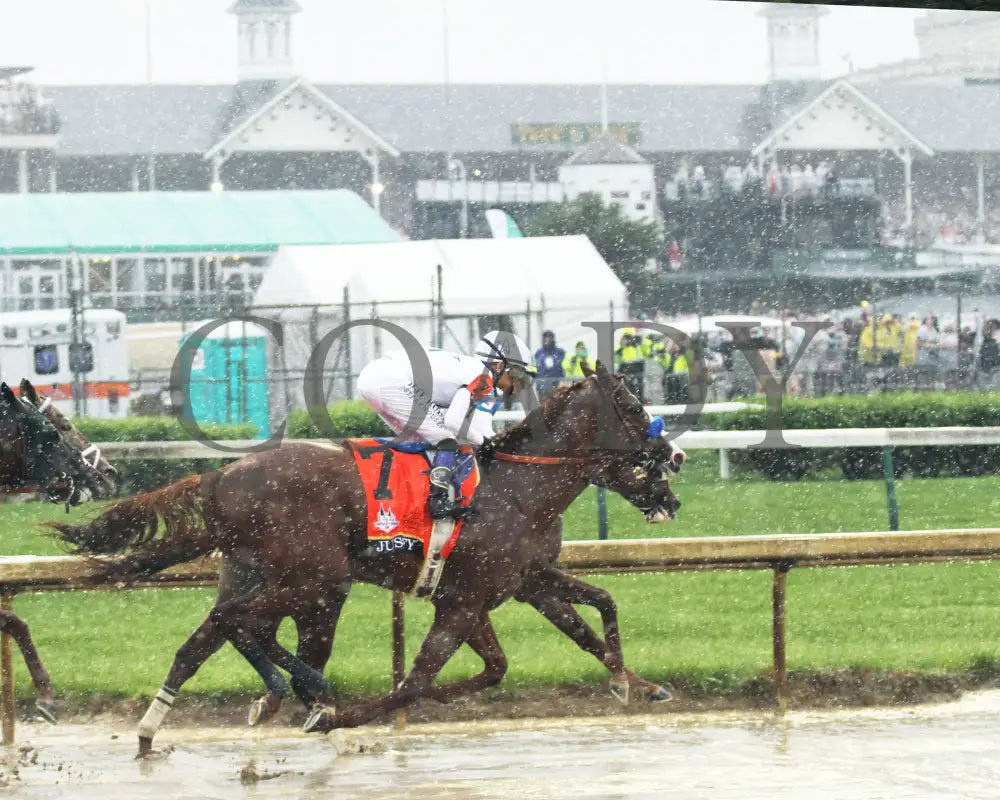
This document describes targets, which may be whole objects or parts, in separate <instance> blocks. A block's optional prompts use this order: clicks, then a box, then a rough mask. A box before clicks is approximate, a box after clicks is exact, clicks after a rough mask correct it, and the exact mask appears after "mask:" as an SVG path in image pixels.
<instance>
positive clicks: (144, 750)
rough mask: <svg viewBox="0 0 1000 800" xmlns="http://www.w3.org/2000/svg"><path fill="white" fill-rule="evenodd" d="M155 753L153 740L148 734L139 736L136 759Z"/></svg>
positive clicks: (148, 756)
mask: <svg viewBox="0 0 1000 800" xmlns="http://www.w3.org/2000/svg"><path fill="white" fill-rule="evenodd" d="M152 755H153V740H152V739H150V738H149V737H147V736H140V737H139V752H138V753H136V754H135V757H136V759H140V758H150V757H151V756H152Z"/></svg>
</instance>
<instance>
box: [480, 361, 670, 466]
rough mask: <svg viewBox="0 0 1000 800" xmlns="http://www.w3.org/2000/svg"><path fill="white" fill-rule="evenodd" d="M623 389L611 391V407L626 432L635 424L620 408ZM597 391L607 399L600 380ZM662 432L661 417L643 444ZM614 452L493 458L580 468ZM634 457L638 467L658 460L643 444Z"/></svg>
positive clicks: (621, 384)
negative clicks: (619, 399)
mask: <svg viewBox="0 0 1000 800" xmlns="http://www.w3.org/2000/svg"><path fill="white" fill-rule="evenodd" d="M621 389H625V390H626V391H628V386H626V384H625V382H624V381H619V382H618V383H617V384H616V385H615V388H614V389H612V390H611V397H610V400H611V402H610V405H611V408H612V409H613V410H614V412H615V415H616V416H617V417H618V421H619V422H621V424H622V426H623V427H624V428H625V429H626V430H628V429H629V428H631V427H633V426H634V423H632V422H630V421H629V420H627V419H626V418H625V415H624V414H623V413H622V410H621V409H620V408H619V407H618V399H617V395H618V392H619V390H621ZM597 390H598V391H599V392H600V393H601V396H602V397H607V393H606V392H605V390H604V387H603V386H602V385H601V382H600V380H599V379H598V381H597ZM657 420H658V421H659V424H657ZM654 428H655V429H656V433H655V435H654ZM662 431H663V420H662V418H660V417H656V418H655V419H654V420H653V421H651V422H650V424H649V427H648V428H647V429H646V437H645V439H644V442H643V443H645V442H649V441H655V440H656V439H657V438H659V436H660V433H662ZM612 452H613V453H618V452H619V451H618V449H617V448H611V447H599V448H590V450H589V452H588V454H587V455H582V456H581V455H575V454H567V455H559V456H529V455H522V454H520V453H505V452H503V451H502V450H495V451H493V453H492V454H491V456H492V457H493V458H495V459H496V460H497V461H505V462H507V463H510V464H536V465H548V466H556V465H558V464H576V465H579V466H589V465H591V464H596V463H600V462H601V461H604V460H605V459H607V457H608V454H609V453H612ZM632 456H633V457H634V458H636V460H637V462H639V463H638V466H643V463H645V464H647V465H653V464H655V462H656V460H657V459H655V458H653V459H651V458H648V457H645V453H644V451H643V446H642V444H639V445H636V448H635V450H634V451H633V453H632Z"/></svg>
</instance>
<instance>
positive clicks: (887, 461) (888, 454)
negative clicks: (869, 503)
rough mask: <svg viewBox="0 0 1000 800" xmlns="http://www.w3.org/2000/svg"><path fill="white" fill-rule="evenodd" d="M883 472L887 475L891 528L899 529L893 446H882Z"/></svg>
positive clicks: (887, 497)
mask: <svg viewBox="0 0 1000 800" xmlns="http://www.w3.org/2000/svg"><path fill="white" fill-rule="evenodd" d="M882 474H883V475H884V476H885V496H886V499H887V500H888V501H889V530H890V531H898V530H899V502H898V501H897V500H896V476H895V469H894V468H893V463H892V448H891V447H889V446H888V445H886V446H885V447H883V448H882Z"/></svg>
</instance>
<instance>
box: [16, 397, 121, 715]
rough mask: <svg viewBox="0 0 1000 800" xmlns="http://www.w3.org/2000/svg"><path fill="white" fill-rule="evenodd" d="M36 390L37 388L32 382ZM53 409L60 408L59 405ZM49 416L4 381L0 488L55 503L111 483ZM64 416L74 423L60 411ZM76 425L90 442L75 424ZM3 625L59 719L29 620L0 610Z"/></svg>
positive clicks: (45, 708)
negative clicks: (41, 497) (101, 476)
mask: <svg viewBox="0 0 1000 800" xmlns="http://www.w3.org/2000/svg"><path fill="white" fill-rule="evenodd" d="M25 384H27V386H29V387H30V386H31V384H30V383H27V381H22V386H21V388H22V393H23V391H24V388H25ZM31 392H32V394H34V389H33V388H32V389H31ZM36 399H37V396H36ZM52 412H54V413H55V414H59V412H58V411H57V410H56V409H55V408H54V407H52ZM50 418H51V417H50V416H48V415H46V414H44V413H42V412H40V411H39V410H38V409H37V408H35V407H34V406H33V404H32V402H31V401H30V400H27V398H25V399H24V400H22V399H19V398H18V397H17V396H16V395H15V394H14V392H13V391H12V390H11V388H10V387H9V386H8V385H7V384H6V383H3V384H0V493H39V494H42V495H44V496H46V497H47V498H48V499H49V500H50V501H51V502H54V503H60V504H62V503H65V504H67V505H71V504H72V505H78V504H80V503H85V502H86V501H87V500H89V499H90V498H91V497H93V496H95V495H96V494H97V493H98V490H99V488H101V487H107V483H106V481H105V480H104V479H103V478H100V479H99V478H98V473H97V472H96V470H95V469H94V467H92V466H91V464H90V463H89V462H87V461H86V460H85V458H84V456H83V454H82V450H84V449H85V446H84V447H76V446H74V445H71V444H69V443H67V441H66V440H65V438H64V437H62V436H60V433H59V431H58V430H57V429H56V427H55V425H53V424H52V422H51V421H50ZM59 418H61V419H63V420H64V421H65V422H66V424H69V425H70V427H73V426H72V423H69V421H68V420H65V417H63V416H62V415H61V414H59ZM73 430H74V431H75V432H76V436H77V437H80V439H79V440H82V441H83V442H85V443H86V445H89V442H86V439H84V438H83V437H82V434H80V433H79V431H76V429H75V427H73ZM79 440H76V439H75V440H74V441H79ZM109 466H110V465H109ZM0 631H3V632H6V633H9V634H10V635H11V637H12V638H13V639H14V641H15V642H16V643H17V645H18V647H19V648H20V650H21V654H22V655H23V656H24V662H25V664H26V665H27V667H28V672H29V674H30V675H31V680H32V683H33V684H34V685H35V689H36V690H37V692H38V697H37V700H36V707H37V709H38V711H39V712H40V713H41V714H42V716H44V717H45V718H46V719H48V720H49V721H50V722H55V719H56V717H55V705H54V697H53V694H52V684H51V681H50V679H49V674H48V672H47V671H46V670H45V667H44V666H43V665H42V661H41V658H40V657H39V655H38V651H37V649H36V648H35V644H34V642H33V641H32V639H31V633H30V631H29V630H28V626H27V624H25V622H24V621H23V620H21V619H20V618H19V617H17V616H16V615H15V614H13V613H12V612H10V611H6V610H0Z"/></svg>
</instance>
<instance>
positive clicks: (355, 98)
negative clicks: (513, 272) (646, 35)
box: [47, 82, 1000, 156]
mask: <svg viewBox="0 0 1000 800" xmlns="http://www.w3.org/2000/svg"><path fill="white" fill-rule="evenodd" d="M289 85H291V84H272V85H271V88H270V89H268V88H267V84H263V83H252V84H250V83H244V84H239V85H237V86H170V85H159V84H158V85H153V86H62V87H52V88H51V89H49V90H47V93H48V94H50V95H51V96H52V98H53V100H54V102H55V107H56V110H57V111H58V113H59V115H60V118H61V119H62V128H61V130H60V147H59V151H58V154H59V155H61V156H101V155H104V156H114V155H133V154H148V153H151V152H155V153H163V154H171V153H186V154H201V153H205V152H206V151H207V150H209V148H211V147H212V146H213V145H215V144H217V143H218V142H219V141H220V140H221V139H222V138H223V137H224V136H226V134H228V133H229V132H231V131H232V130H233V128H234V127H237V126H238V125H240V124H242V123H244V122H245V121H246V119H247V118H248V117H249V116H251V115H253V113H254V112H255V111H257V110H258V109H259V106H260V105H263V104H264V103H266V102H267V101H268V100H270V99H273V97H274V95H275V94H277V93H279V92H281V91H282V90H284V89H287V87H288V86H289ZM314 88H315V89H317V90H318V91H319V92H320V93H322V94H324V95H326V97H327V99H328V101H330V102H332V103H333V104H335V105H336V106H337V107H339V108H340V109H343V110H344V111H345V112H349V113H350V114H351V115H352V116H353V117H355V118H356V119H359V120H364V123H365V125H366V126H367V128H368V129H370V130H371V131H374V132H377V134H378V135H379V136H380V137H381V138H382V139H383V140H385V141H386V142H391V143H392V145H393V146H394V147H395V148H397V149H398V150H400V151H402V152H406V153H427V152H438V153H440V152H444V151H446V150H447V149H448V148H449V146H450V147H451V149H452V150H454V151H455V152H516V151H518V150H520V149H522V147H521V146H519V145H517V144H515V143H514V142H513V141H512V137H511V126H512V125H516V124H525V123H556V124H563V123H589V124H593V123H596V122H598V121H599V120H600V118H601V103H600V93H599V91H598V88H597V87H595V86H591V85H579V84H560V85H555V84H553V85H532V84H524V85H452V86H451V88H450V90H449V89H446V88H445V87H444V86H440V85H426V84H413V85H395V84H365V85H357V84H339V85H322V86H316V87H314ZM827 88H829V85H828V84H824V85H818V84H810V85H805V86H804V87H802V89H801V91H800V93H799V97H800V99H798V100H796V101H794V106H795V107H797V108H798V109H799V110H801V109H802V108H803V107H804V106H805V105H808V103H809V102H810V101H811V100H813V99H814V98H815V97H816V96H817V95H819V94H820V93H821V92H822V90H823V89H827ZM768 91H769V88H768V87H762V86H735V85H732V86H709V85H706V86H689V85H614V86H609V87H608V89H607V96H608V108H609V109H610V117H611V121H612V122H613V123H636V124H637V125H638V129H639V130H638V133H639V141H638V143H637V144H636V145H635V148H636V149H637V150H638V151H640V152H641V153H645V154H649V153H668V152H680V153H687V152H732V153H736V152H744V153H745V152H748V151H749V150H751V149H752V148H753V147H754V146H756V145H758V144H759V143H760V140H761V137H762V135H763V133H764V131H766V130H767V125H763V124H762V121H763V120H764V118H765V117H767V115H766V114H764V115H763V116H762V113H763V107H764V106H769V103H765V102H763V101H764V100H765V94H766V93H767V92H768ZM856 91H859V92H860V93H863V94H864V96H865V98H866V99H867V101H869V102H871V103H873V104H875V105H876V106H878V107H879V109H881V110H882V111H883V112H885V113H886V114H888V115H889V116H890V117H891V118H892V119H893V120H895V122H896V123H897V124H898V125H900V126H902V127H903V128H905V129H906V130H907V131H909V132H911V133H912V135H913V136H914V137H916V138H918V139H919V140H920V141H922V142H924V143H925V144H926V145H927V146H928V147H930V148H932V149H934V150H937V151H941V150H945V151H955V152H975V151H983V152H986V151H992V152H997V151H998V150H1000V145H998V144H997V138H996V133H995V132H996V131H998V130H1000V86H972V85H968V84H966V85H949V86H939V85H927V84H908V83H888V82H873V83H865V84H864V85H863V86H862V87H861V89H860V90H857V89H856ZM780 101H781V98H779V105H780ZM769 124H770V123H769V121H768V125H769ZM524 149H528V148H524ZM530 149H531V150H532V151H545V150H552V151H555V152H566V149H567V148H566V147H565V145H551V146H543V147H531V148H530Z"/></svg>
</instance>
